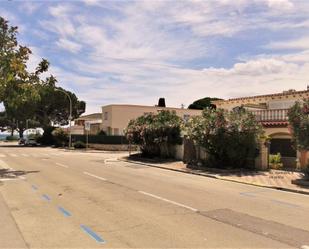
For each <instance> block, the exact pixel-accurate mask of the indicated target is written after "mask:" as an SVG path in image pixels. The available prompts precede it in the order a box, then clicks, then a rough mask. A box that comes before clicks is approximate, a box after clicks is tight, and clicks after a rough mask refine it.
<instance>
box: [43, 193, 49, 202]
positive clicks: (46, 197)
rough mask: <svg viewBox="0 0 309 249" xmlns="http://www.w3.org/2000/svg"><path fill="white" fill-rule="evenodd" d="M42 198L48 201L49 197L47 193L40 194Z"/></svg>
mask: <svg viewBox="0 0 309 249" xmlns="http://www.w3.org/2000/svg"><path fill="white" fill-rule="evenodd" d="M42 198H43V199H45V200H46V201H50V200H51V198H50V197H49V196H48V195H45V194H44V195H42Z"/></svg>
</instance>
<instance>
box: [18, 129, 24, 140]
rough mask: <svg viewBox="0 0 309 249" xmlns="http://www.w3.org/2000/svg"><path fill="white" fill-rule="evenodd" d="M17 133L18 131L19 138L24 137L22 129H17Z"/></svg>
mask: <svg viewBox="0 0 309 249" xmlns="http://www.w3.org/2000/svg"><path fill="white" fill-rule="evenodd" d="M18 133H19V138H23V137H24V129H19V130H18Z"/></svg>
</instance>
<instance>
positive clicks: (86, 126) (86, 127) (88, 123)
mask: <svg viewBox="0 0 309 249" xmlns="http://www.w3.org/2000/svg"><path fill="white" fill-rule="evenodd" d="M85 130H86V131H90V122H88V121H86V122H85Z"/></svg>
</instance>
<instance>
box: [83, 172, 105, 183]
mask: <svg viewBox="0 0 309 249" xmlns="http://www.w3.org/2000/svg"><path fill="white" fill-rule="evenodd" d="M84 174H85V175H88V176H92V177H94V178H97V179H99V180H102V181H107V180H106V179H105V178H103V177H100V176H96V175H93V174H91V173H89V172H86V171H84Z"/></svg>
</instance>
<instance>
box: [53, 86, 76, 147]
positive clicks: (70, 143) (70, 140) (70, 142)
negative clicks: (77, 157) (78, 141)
mask: <svg viewBox="0 0 309 249" xmlns="http://www.w3.org/2000/svg"><path fill="white" fill-rule="evenodd" d="M55 91H59V92H62V93H64V94H65V95H66V96H67V97H68V98H69V101H70V115H69V129H70V130H69V148H71V147H72V134H71V120H72V99H71V97H70V95H69V94H68V93H67V92H66V91H64V90H62V89H59V88H55Z"/></svg>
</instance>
